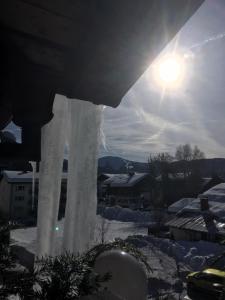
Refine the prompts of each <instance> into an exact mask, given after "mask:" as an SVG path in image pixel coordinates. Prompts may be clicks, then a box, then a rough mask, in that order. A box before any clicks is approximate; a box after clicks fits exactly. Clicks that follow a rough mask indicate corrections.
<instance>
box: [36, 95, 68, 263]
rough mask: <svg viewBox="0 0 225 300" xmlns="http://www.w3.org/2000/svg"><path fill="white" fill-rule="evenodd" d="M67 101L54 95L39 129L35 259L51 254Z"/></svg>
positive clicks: (52, 251)
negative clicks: (47, 118)
mask: <svg viewBox="0 0 225 300" xmlns="http://www.w3.org/2000/svg"><path fill="white" fill-rule="evenodd" d="M67 112H68V100H67V99H66V98H65V97H62V96H56V98H55V101H54V107H53V113H54V117H53V119H52V120H51V122H50V123H48V124H47V125H45V126H44V127H43V128H42V133H41V158H42V160H41V163H40V172H39V199H38V225H37V226H38V229H37V256H39V257H40V256H43V255H47V254H48V255H54V250H55V230H56V222H57V216H58V209H59V199H60V190H61V175H62V165H63V158H64V147H65V134H66V131H65V128H66V125H67V124H66V120H67V116H66V114H67Z"/></svg>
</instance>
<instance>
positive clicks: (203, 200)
mask: <svg viewBox="0 0 225 300" xmlns="http://www.w3.org/2000/svg"><path fill="white" fill-rule="evenodd" d="M200 208H201V211H206V210H209V200H208V197H207V196H203V195H202V196H201V197H200Z"/></svg>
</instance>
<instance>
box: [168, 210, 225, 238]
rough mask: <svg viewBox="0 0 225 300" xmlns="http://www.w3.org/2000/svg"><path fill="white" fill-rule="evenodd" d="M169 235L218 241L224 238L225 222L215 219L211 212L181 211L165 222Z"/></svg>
mask: <svg viewBox="0 0 225 300" xmlns="http://www.w3.org/2000/svg"><path fill="white" fill-rule="evenodd" d="M166 225H167V226H169V228H170V234H171V237H172V238H174V239H175V240H188V241H199V240H205V241H212V242H215V241H220V240H222V239H225V222H221V221H219V220H217V219H216V218H215V217H214V216H213V215H212V214H210V213H209V214H199V213H197V214H193V213H192V214H190V213H187V212H185V213H182V214H181V215H179V216H176V217H175V218H173V219H172V220H170V221H169V222H167V223H166Z"/></svg>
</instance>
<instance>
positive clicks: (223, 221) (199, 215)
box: [166, 183, 225, 241]
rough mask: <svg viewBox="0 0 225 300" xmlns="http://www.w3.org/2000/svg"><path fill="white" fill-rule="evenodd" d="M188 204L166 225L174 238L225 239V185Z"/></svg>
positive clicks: (222, 184)
mask: <svg viewBox="0 0 225 300" xmlns="http://www.w3.org/2000/svg"><path fill="white" fill-rule="evenodd" d="M178 202H179V201H178ZM178 204H179V203H178ZM186 204H187V205H185V206H182V208H181V210H179V211H178V212H177V214H176V215H175V217H174V218H172V219H171V220H170V221H168V222H167V224H166V225H167V226H169V228H170V234H171V236H172V237H173V238H175V239H176V240H180V239H184V240H201V239H202V240H210V241H217V240H219V239H221V238H224V239H225V183H220V184H218V185H216V186H214V187H212V188H211V189H209V190H208V191H206V192H204V193H203V194H202V195H199V197H198V198H196V199H192V201H190V202H189V203H186ZM177 206H179V205H177Z"/></svg>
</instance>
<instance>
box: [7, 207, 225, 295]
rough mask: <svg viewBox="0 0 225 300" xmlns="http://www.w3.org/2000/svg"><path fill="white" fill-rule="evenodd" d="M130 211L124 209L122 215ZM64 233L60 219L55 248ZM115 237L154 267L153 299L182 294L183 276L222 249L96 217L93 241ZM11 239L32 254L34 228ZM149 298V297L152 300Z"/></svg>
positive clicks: (34, 242) (219, 252) (151, 278)
mask: <svg viewBox="0 0 225 300" xmlns="http://www.w3.org/2000/svg"><path fill="white" fill-rule="evenodd" d="M127 213H129V212H128V211H125V212H124V215H126V214H127ZM62 234H63V220H61V221H60V222H58V224H57V227H56V235H57V239H56V240H57V251H58V252H59V251H60V247H61V244H62ZM116 237H120V238H122V239H128V241H129V242H131V243H133V244H134V245H136V246H137V247H138V248H139V249H140V250H141V251H143V253H144V254H145V255H146V256H147V259H148V262H149V264H150V266H151V268H152V270H153V273H151V274H150V275H149V297H151V298H152V299H156V297H158V296H159V294H160V295H165V294H168V293H175V294H176V297H177V299H178V292H181V291H182V285H183V286H184V291H183V293H182V296H181V299H184V296H185V278H186V275H187V274H188V273H189V272H191V271H194V270H201V269H202V268H204V267H205V266H206V265H207V261H208V260H209V259H210V258H212V257H213V256H214V255H219V254H221V253H222V252H224V251H225V246H221V245H219V244H216V243H210V242H204V241H199V242H188V241H179V242H175V241H171V240H169V239H163V238H156V237H154V236H148V235H147V227H146V226H144V225H143V223H139V222H138V223H135V222H121V221H115V220H107V219H104V218H102V217H101V216H97V225H96V240H95V243H97V242H99V241H101V239H102V238H103V239H104V240H105V241H110V240H113V239H114V238H116ZM11 238H12V240H13V241H14V243H15V244H19V245H21V246H24V247H25V248H26V249H28V250H29V251H31V252H33V253H35V249H36V228H26V229H17V230H13V231H12V232H11ZM151 298H149V299H151Z"/></svg>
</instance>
